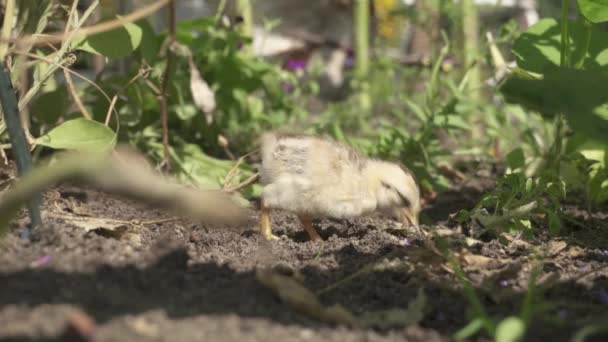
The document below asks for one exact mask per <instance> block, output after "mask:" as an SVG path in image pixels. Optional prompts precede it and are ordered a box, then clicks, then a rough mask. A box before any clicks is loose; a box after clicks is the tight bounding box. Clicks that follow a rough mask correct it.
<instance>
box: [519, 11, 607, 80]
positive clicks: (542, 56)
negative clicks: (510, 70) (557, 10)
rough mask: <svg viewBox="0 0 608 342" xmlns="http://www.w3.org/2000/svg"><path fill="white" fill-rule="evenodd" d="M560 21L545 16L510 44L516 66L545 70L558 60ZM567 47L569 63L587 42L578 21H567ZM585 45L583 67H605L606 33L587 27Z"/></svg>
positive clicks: (584, 30) (533, 70) (541, 71)
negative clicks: (587, 47)
mask: <svg viewBox="0 0 608 342" xmlns="http://www.w3.org/2000/svg"><path fill="white" fill-rule="evenodd" d="M560 29H561V28H560V21H558V20H556V19H553V18H545V19H542V20H540V21H539V22H538V23H536V24H535V25H533V26H532V27H530V28H529V29H528V30H527V31H526V32H524V33H522V34H521V35H520V36H519V37H518V38H517V40H515V42H514V44H513V53H514V54H515V56H516V59H517V66H518V67H520V68H522V69H525V70H527V71H531V72H535V73H545V71H546V69H547V68H548V67H552V66H553V67H554V66H559V64H560V43H561V31H560ZM568 29H569V33H570V34H569V36H570V49H571V52H570V54H571V56H572V58H573V65H574V63H577V62H578V61H579V60H580V59H581V58H582V57H583V56H582V53H583V51H584V50H585V47H586V43H587V30H588V28H587V27H585V25H584V24H583V23H581V22H577V21H568ZM590 29H591V39H590V40H589V49H588V51H587V55H586V56H585V57H586V58H585V62H584V63H583V65H582V67H583V69H588V70H592V69H593V70H596V69H602V70H608V44H606V43H605V42H606V41H608V33H606V32H603V31H600V30H599V29H597V28H596V27H591V28H590Z"/></svg>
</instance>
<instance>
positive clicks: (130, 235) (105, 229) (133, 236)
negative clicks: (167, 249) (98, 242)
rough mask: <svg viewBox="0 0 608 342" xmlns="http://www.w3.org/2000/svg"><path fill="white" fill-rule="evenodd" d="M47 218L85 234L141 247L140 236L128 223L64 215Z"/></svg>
mask: <svg viewBox="0 0 608 342" xmlns="http://www.w3.org/2000/svg"><path fill="white" fill-rule="evenodd" d="M47 216H52V217H55V218H60V219H62V220H64V221H65V222H67V223H70V224H72V225H75V226H77V227H79V228H82V229H83V230H84V231H85V232H94V233H95V234H99V235H101V236H103V237H106V238H113V239H116V240H123V241H128V242H130V243H131V244H133V245H135V246H140V245H141V236H140V235H139V234H138V233H137V232H136V231H135V229H134V228H135V227H134V225H133V224H131V223H130V222H126V221H122V220H115V219H109V218H101V217H91V216H79V215H72V214H66V213H61V214H57V213H47Z"/></svg>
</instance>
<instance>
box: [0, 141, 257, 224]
mask: <svg viewBox="0 0 608 342" xmlns="http://www.w3.org/2000/svg"><path fill="white" fill-rule="evenodd" d="M142 160H143V157H141V156H140V155H139V154H137V153H135V152H133V151H131V150H130V149H126V148H119V149H118V150H117V151H116V152H115V153H113V155H111V156H108V155H105V154H92V153H90V152H88V153H86V152H67V153H65V154H64V155H63V156H61V157H60V158H58V160H57V161H56V162H54V163H53V164H52V165H49V166H44V167H39V168H36V169H34V170H32V171H31V172H30V173H29V174H27V175H25V176H24V177H23V178H22V179H21V180H19V181H18V182H17V183H16V185H15V187H14V188H13V189H11V190H9V191H8V192H6V193H5V194H4V196H3V197H2V198H1V199H0V232H4V231H5V230H6V228H7V227H8V224H9V223H10V221H11V219H12V218H14V217H15V215H16V214H17V213H18V210H19V209H20V208H21V207H22V206H23V205H24V203H25V202H27V201H28V200H29V199H30V198H31V197H32V196H34V195H35V194H36V193H38V192H40V191H42V190H44V189H47V188H49V187H50V186H53V185H55V184H56V183H59V182H65V181H79V182H82V183H85V184H87V185H92V186H95V187H98V188H100V189H101V190H103V191H106V192H109V193H113V194H117V195H120V196H124V197H126V198H128V199H132V200H135V201H139V202H143V203H146V204H148V205H151V206H154V207H159V208H162V209H165V210H168V211H172V212H173V213H175V214H176V215H184V216H188V217H189V218H191V219H193V220H196V221H202V222H205V223H207V224H210V225H228V226H240V225H244V224H246V223H248V220H249V216H248V213H247V211H246V209H244V208H242V207H240V206H238V205H237V204H236V203H235V202H234V201H233V200H232V198H231V197H230V194H228V193H226V192H224V191H221V190H198V189H193V188H187V187H185V186H182V185H179V184H177V183H173V182H169V181H168V180H166V179H165V178H164V177H162V176H159V175H157V174H155V173H154V172H153V171H152V170H151V168H150V167H148V165H147V164H145V163H143V162H142Z"/></svg>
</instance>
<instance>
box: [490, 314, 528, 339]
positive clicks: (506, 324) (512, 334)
mask: <svg viewBox="0 0 608 342" xmlns="http://www.w3.org/2000/svg"><path fill="white" fill-rule="evenodd" d="M525 332H526V324H525V323H524V321H522V320H521V319H520V318H518V317H507V318H505V319H503V320H502V321H501V322H500V323H499V324H498V327H497V328H496V338H495V341H496V342H517V341H521V340H522V338H523V337H524V334H525Z"/></svg>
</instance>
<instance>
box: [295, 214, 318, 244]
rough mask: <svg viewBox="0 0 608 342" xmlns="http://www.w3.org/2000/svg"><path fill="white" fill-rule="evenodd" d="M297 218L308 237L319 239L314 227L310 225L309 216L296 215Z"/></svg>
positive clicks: (313, 239)
mask: <svg viewBox="0 0 608 342" xmlns="http://www.w3.org/2000/svg"><path fill="white" fill-rule="evenodd" d="M298 218H299V219H300V222H302V225H303V226H304V229H306V232H307V233H308V236H310V239H311V240H312V241H320V240H321V237H320V236H319V234H318V233H317V231H316V230H315V227H313V226H312V220H311V219H310V217H308V216H303V215H298Z"/></svg>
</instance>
